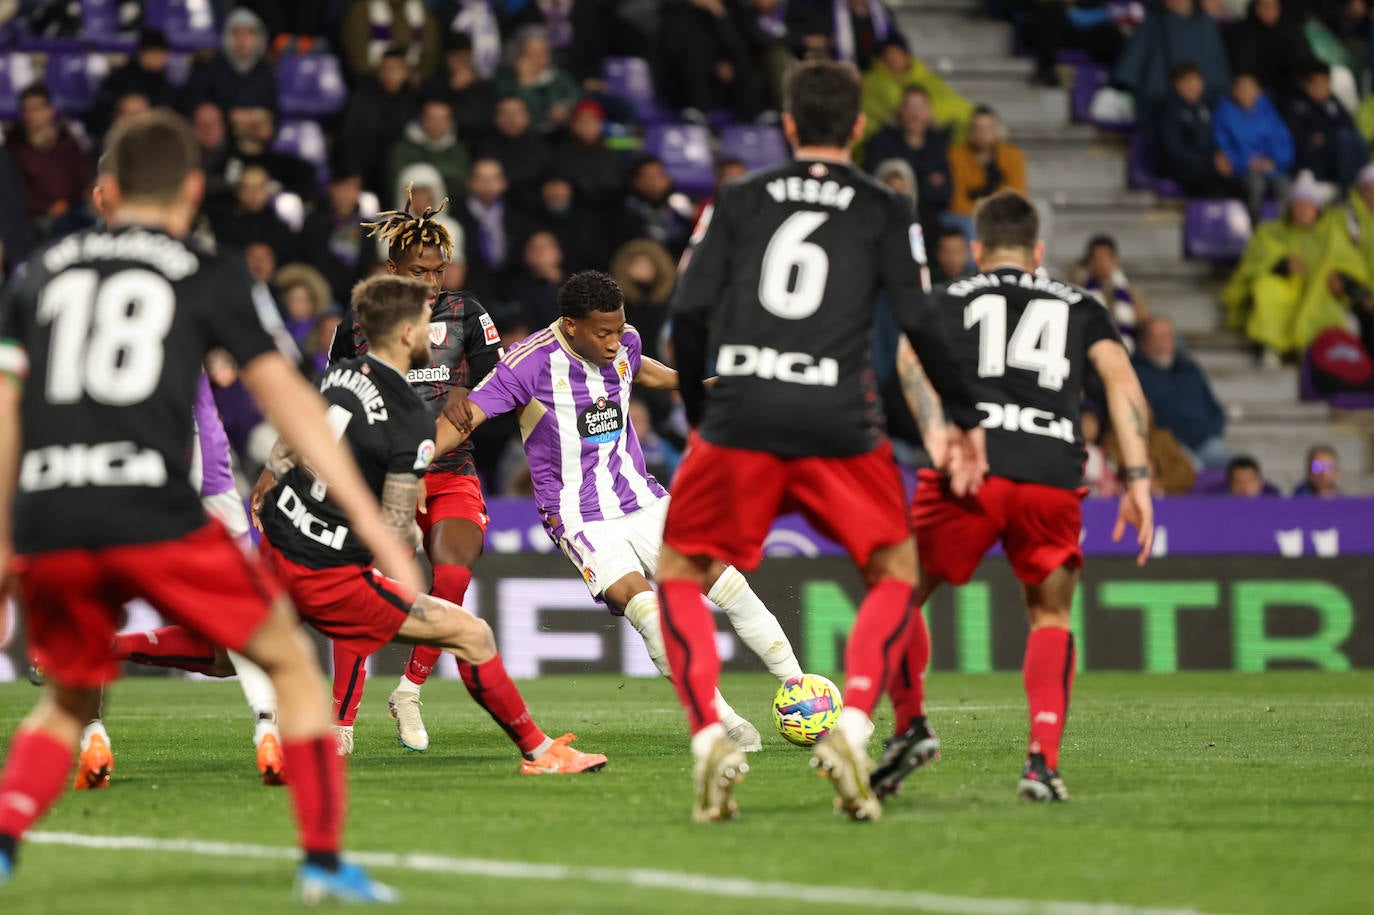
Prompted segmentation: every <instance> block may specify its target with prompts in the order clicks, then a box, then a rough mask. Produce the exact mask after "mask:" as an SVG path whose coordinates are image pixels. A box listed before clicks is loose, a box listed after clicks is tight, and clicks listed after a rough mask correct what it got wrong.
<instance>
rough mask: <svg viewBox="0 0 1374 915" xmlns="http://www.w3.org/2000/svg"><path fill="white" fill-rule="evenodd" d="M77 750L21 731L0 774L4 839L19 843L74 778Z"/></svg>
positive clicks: (38, 733)
mask: <svg viewBox="0 0 1374 915" xmlns="http://www.w3.org/2000/svg"><path fill="white" fill-rule="evenodd" d="M74 755H75V753H74V751H73V749H72V748H71V747H69V746H67V745H66V744H64V743H62V741H60V740H58V739H56V738H55V737H52V736H51V735H49V734H45V733H44V732H42V731H24V730H21V731H17V732H15V735H14V739H13V740H12V741H11V742H10V752H9V757H8V758H7V759H6V760H5V770H4V772H3V773H0V836H7V837H9V838H10V839H12V840H15V841H18V840H19V839H20V838H21V837H22V836H23V835H24V833H25V832H26V831H27V830H28V828H29V827H30V826H32V825H33V824H34V823H35V822H37V821H38V819H39V818H40V817H42V816H43V814H45V813H47V812H48V808H49V807H51V806H52V805H53V802H54V801H56V800H57V799H58V798H59V797H61V796H62V791H63V789H64V788H66V787H67V781H68V780H69V779H70V778H71V773H72V757H73V756H74Z"/></svg>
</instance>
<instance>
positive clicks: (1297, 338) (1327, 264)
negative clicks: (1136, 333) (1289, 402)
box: [1221, 177, 1370, 364]
mask: <svg viewBox="0 0 1374 915" xmlns="http://www.w3.org/2000/svg"><path fill="white" fill-rule="evenodd" d="M1324 198H1325V195H1324V194H1323V192H1322V189H1321V186H1320V185H1318V184H1317V183H1316V182H1315V181H1313V180H1312V179H1311V178H1310V177H1309V178H1304V179H1299V180H1298V181H1297V182H1295V183H1294V185H1293V190H1292V194H1291V195H1290V199H1289V203H1288V206H1287V208H1286V210H1285V212H1284V214H1283V215H1282V216H1280V217H1279V218H1278V219H1271V220H1269V221H1267V222H1263V223H1261V224H1260V226H1259V228H1257V229H1256V230H1255V233H1254V234H1253V235H1251V236H1250V241H1249V242H1248V243H1247V244H1246V246H1245V254H1244V255H1243V256H1242V257H1241V260H1240V264H1239V265H1237V267H1236V269H1235V272H1234V273H1232V274H1231V278H1230V280H1228V281H1227V283H1226V286H1225V287H1224V288H1223V289H1222V291H1221V304H1222V307H1223V308H1224V309H1225V312H1226V323H1227V326H1228V327H1231V328H1232V329H1235V330H1243V331H1244V332H1245V335H1246V336H1247V337H1249V338H1250V339H1251V340H1252V341H1254V342H1255V343H1258V344H1260V345H1261V346H1263V347H1265V349H1266V353H1265V361H1266V363H1268V364H1277V362H1278V360H1279V357H1280V356H1281V355H1283V354H1286V353H1292V352H1296V351H1300V350H1303V349H1305V348H1306V347H1307V346H1308V344H1310V343H1311V342H1312V340H1313V339H1314V338H1315V337H1316V335H1317V334H1318V333H1320V332H1321V331H1323V330H1325V329H1326V328H1328V327H1344V326H1345V325H1346V320H1347V312H1346V304H1347V303H1348V301H1349V300H1350V297H1351V295H1352V294H1357V292H1358V288H1360V287H1363V288H1366V289H1367V288H1369V286H1370V282H1369V279H1370V278H1369V267H1368V266H1367V265H1366V264H1365V263H1364V261H1363V259H1362V258H1361V257H1360V254H1359V251H1358V250H1357V249H1356V248H1355V245H1354V243H1353V242H1352V241H1351V239H1350V233H1349V231H1348V230H1347V228H1346V227H1345V226H1344V225H1343V224H1342V223H1343V220H1340V219H1339V218H1327V219H1323V218H1322V210H1321V208H1322V203H1323V201H1324ZM1336 212H1337V213H1339V212H1340V211H1339V210H1337V211H1336Z"/></svg>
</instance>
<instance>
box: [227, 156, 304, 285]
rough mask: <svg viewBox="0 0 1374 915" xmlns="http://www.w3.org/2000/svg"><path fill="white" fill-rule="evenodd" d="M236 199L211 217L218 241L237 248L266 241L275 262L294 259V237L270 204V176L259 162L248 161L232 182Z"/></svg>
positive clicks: (271, 186)
mask: <svg viewBox="0 0 1374 915" xmlns="http://www.w3.org/2000/svg"><path fill="white" fill-rule="evenodd" d="M235 191H236V195H235V203H234V205H233V206H232V207H231V208H230V209H229V210H228V211H227V212H225V213H222V214H220V215H219V216H218V217H212V222H213V223H214V226H215V237H216V238H217V239H218V240H219V242H220V243H221V244H224V245H227V246H230V247H235V248H239V249H241V250H242V249H247V247H248V246H249V245H251V244H253V243H255V242H257V243H261V244H264V245H266V246H267V247H269V248H271V249H272V252H273V253H274V254H275V255H276V262H277V263H287V262H290V261H293V260H295V259H296V244H297V239H296V235H295V233H294V232H292V231H291V229H290V228H289V227H288V226H287V225H286V223H284V222H282V221H281V218H280V217H278V216H277V212H276V210H275V209H273V207H272V197H273V195H274V194H275V193H276V191H277V189H276V188H274V187H273V184H272V176H271V175H269V174H268V173H267V169H265V168H263V167H262V166H261V165H255V164H254V165H248V166H247V167H245V168H244V170H243V174H242V175H240V176H239V180H238V182H237V184H236V185H235Z"/></svg>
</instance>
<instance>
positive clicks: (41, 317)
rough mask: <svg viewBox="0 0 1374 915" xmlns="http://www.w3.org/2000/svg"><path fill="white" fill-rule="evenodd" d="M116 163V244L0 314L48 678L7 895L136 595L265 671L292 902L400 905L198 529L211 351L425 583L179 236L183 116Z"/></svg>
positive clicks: (254, 590)
mask: <svg viewBox="0 0 1374 915" xmlns="http://www.w3.org/2000/svg"><path fill="white" fill-rule="evenodd" d="M109 155H110V156H111V161H112V173H111V174H109V175H105V176H102V178H101V182H102V193H103V196H104V203H105V207H106V212H107V217H108V219H109V224H110V228H108V229H100V230H93V231H88V232H82V233H78V234H76V235H72V236H68V237H66V238H63V239H61V240H60V241H57V242H54V243H53V244H51V245H49V246H48V247H46V248H45V249H43V250H41V251H39V252H38V253H37V254H35V255H34V256H33V257H32V258H31V259H30V260H29V261H28V263H27V265H26V270H25V272H24V273H23V275H22V276H21V277H20V278H19V279H18V280H16V281H15V282H14V283H12V284H11V285H10V286H9V287H8V288H7V289H6V291H5V294H4V299H3V302H0V338H3V340H4V343H3V345H0V366H2V367H3V369H4V372H5V374H4V375H3V377H0V569H7V568H8V566H9V562H8V560H9V557H10V553H11V551H12V550H13V551H14V552H15V553H17V555H18V559H17V561H16V563H15V566H16V570H17V577H18V584H19V592H20V595H21V597H22V599H23V604H24V611H25V619H26V622H27V626H28V635H29V640H30V645H31V646H32V647H33V653H34V655H35V657H36V659H37V661H38V663H39V664H40V666H42V667H43V668H44V670H45V673H46V675H47V678H48V692H47V695H46V697H45V698H44V699H43V700H42V701H41V702H40V703H39V705H38V707H37V708H36V709H35V710H34V711H33V713H31V714H30V715H29V717H28V718H26V719H25V721H24V723H23V724H21V725H20V727H19V729H18V731H17V732H16V734H15V736H14V738H13V740H12V741H11V743H10V748H9V756H8V758H7V760H6V763H5V768H4V772H3V774H0V883H3V882H4V880H5V879H7V878H8V876H9V875H10V872H11V870H12V868H13V864H14V858H15V851H16V845H17V843H18V842H19V839H20V837H21V836H22V834H23V833H24V832H25V830H27V829H28V827H29V826H30V825H32V824H33V823H34V822H35V821H36V820H37V819H38V818H39V816H41V815H42V814H43V813H44V812H45V811H46V810H47V809H48V807H50V806H51V804H52V803H53V801H55V800H56V799H57V798H58V796H59V795H60V794H61V791H62V788H63V786H64V784H65V783H66V780H67V778H68V774H69V773H70V771H71V764H72V755H73V754H72V748H73V747H74V746H75V745H76V743H77V739H78V737H79V735H80V732H81V728H82V725H83V724H84V723H85V722H86V721H87V720H89V719H90V718H91V717H92V713H93V712H94V710H95V705H96V703H97V702H98V699H99V695H100V690H101V687H102V686H104V685H105V684H106V683H108V682H110V681H112V680H113V679H115V678H116V677H117V675H118V672H119V667H118V664H117V663H116V662H115V660H114V659H113V658H112V656H111V652H110V646H111V644H112V643H113V640H114V632H115V623H116V616H117V614H118V612H119V608H120V606H121V605H122V604H123V603H125V602H126V601H127V600H130V599H133V598H135V597H142V598H144V599H146V600H147V601H148V602H149V603H150V604H152V605H153V606H154V607H155V608H157V609H158V610H159V611H160V612H161V613H162V614H163V615H164V616H165V617H168V618H170V619H172V620H174V621H176V622H180V623H182V624H184V625H185V626H187V627H188V628H189V629H191V630H192V631H194V632H197V633H199V634H201V635H203V636H205V637H208V638H210V639H211V640H213V641H214V642H216V643H217V644H221V645H224V646H226V647H228V648H231V649H234V650H236V651H239V652H240V653H242V654H243V655H245V656H246V657H248V658H249V659H250V660H252V661H254V662H255V663H257V664H258V665H260V666H261V667H262V668H263V669H264V670H265V671H267V673H268V674H269V675H270V676H271V678H272V681H273V685H274V686H275V687H276V691H277V695H278V698H279V703H280V727H281V733H282V738H283V744H284V747H283V749H284V753H285V756H286V761H287V765H288V767H289V768H290V769H291V772H292V776H291V784H290V790H291V792H292V795H293V800H294V805H293V806H294V809H295V813H296V817H297V822H298V825H299V827H300V835H301V844H302V845H303V847H304V849H305V851H306V863H305V864H304V865H303V867H302V869H301V872H300V876H299V880H298V883H297V889H298V892H299V894H300V895H301V896H302V897H303V898H304V899H305V900H306V901H318V900H322V899H326V898H338V899H352V900H360V901H361V900H370V901H382V900H385V899H389V898H394V893H393V892H392V891H390V890H389V889H388V888H386V887H383V886H381V885H380V884H375V883H373V882H372V881H371V880H370V879H369V878H368V877H367V875H366V874H365V873H364V872H363V871H362V870H361V869H359V868H357V867H354V866H351V865H341V864H340V861H339V834H340V830H341V825H342V824H341V820H342V815H343V804H342V794H343V778H344V776H343V772H342V769H341V767H340V766H339V764H338V761H337V758H336V757H335V756H334V754H333V753H332V750H333V740H332V736H331V735H330V732H329V712H328V705H327V704H326V700H325V697H324V695H323V694H322V692H321V690H320V687H319V676H320V670H319V666H318V664H317V663H316V661H315V659H314V656H313V655H312V654H311V653H310V652H309V650H308V648H307V647H306V646H305V645H304V644H303V643H302V641H301V640H300V638H299V636H298V635H297V626H298V623H297V619H296V615H295V613H294V612H292V610H291V607H290V604H289V602H287V601H286V600H285V599H284V598H283V597H281V596H280V591H279V589H278V587H277V585H276V583H275V582H274V581H272V579H271V577H270V576H268V575H267V574H266V573H265V572H264V571H263V570H262V569H261V568H260V567H259V566H258V565H257V563H256V562H254V561H253V560H251V559H249V558H247V557H245V555H244V554H243V552H242V551H240V549H239V548H238V546H237V545H236V544H235V543H234V542H233V541H232V539H231V538H230V537H229V535H228V533H227V532H226V531H225V529H224V527H223V526H222V525H220V524H218V523H216V522H208V523H207V519H206V516H205V513H204V510H203V509H202V507H201V504H200V499H199V498H198V495H197V493H196V491H195V490H194V489H193V488H192V487H191V485H190V482H189V479H188V472H189V470H190V467H189V463H190V444H191V426H192V418H191V416H192V402H193V401H194V399H195V392H196V380H197V376H198V374H199V372H200V369H201V363H202V360H203V359H204V356H205V352H206V350H208V349H209V348H211V347H212V346H223V347H225V348H226V349H227V350H229V352H230V353H231V354H232V355H233V356H234V357H235V359H237V360H238V362H239V364H240V366H241V370H240V376H241V377H242V378H243V380H244V383H245V385H247V386H248V388H249V390H250V391H252V392H253V393H254V395H255V396H256V397H257V398H258V399H259V400H260V402H261V403H262V405H263V407H264V409H265V411H266V413H267V415H268V416H269V418H270V419H271V421H272V422H273V424H274V425H276V426H277V427H278V428H280V429H283V430H285V431H286V432H287V433H288V435H289V437H290V439H291V441H292V442H293V443H294V445H295V446H296V448H297V449H298V450H299V452H300V453H301V454H302V455H303V456H305V457H306V458H308V459H309V460H310V462H311V463H312V465H313V466H315V467H316V468H317V469H318V470H319V471H320V473H321V474H322V475H323V476H324V477H326V478H327V479H329V481H330V483H331V485H332V486H333V487H334V491H335V493H336V494H337V496H338V499H339V503H340V504H341V505H344V506H345V507H346V510H347V512H348V517H349V521H350V523H351V524H352V526H353V529H354V530H355V531H356V532H357V533H358V535H359V536H360V537H361V538H362V539H363V540H364V541H365V542H367V543H369V544H370V545H372V546H373V548H374V549H375V550H376V551H377V555H378V558H379V560H382V562H383V565H384V567H385V568H387V569H388V571H392V572H393V574H395V575H397V576H398V577H400V578H403V579H404V580H406V581H413V582H416V583H417V584H418V582H419V575H420V573H419V568H418V567H417V566H416V564H415V562H414V557H413V556H412V555H411V554H410V553H408V552H407V550H406V548H405V547H404V546H403V545H402V544H401V543H400V542H399V541H397V540H396V539H395V538H393V537H392V536H391V535H390V533H389V532H388V530H387V529H386V528H385V527H384V526H383V525H382V523H381V521H380V519H379V518H378V515H377V502H376V500H375V499H374V498H373V497H372V495H371V494H370V493H369V492H368V491H367V487H366V485H365V484H364V482H363V480H362V478H361V477H360V476H359V474H358V470H357V467H356V465H354V463H353V462H352V460H351V459H350V458H349V456H348V454H347V452H346V451H345V450H344V449H343V448H342V447H340V446H339V445H338V444H337V443H336V442H335V441H334V436H333V435H331V434H330V431H329V427H328V425H327V424H326V422H325V411H324V404H323V403H322V402H321V400H320V398H319V396H318V395H317V394H316V393H315V392H314V391H313V390H311V389H310V387H309V385H308V384H306V383H305V382H304V380H303V379H302V378H301V377H300V375H299V374H298V373H297V372H296V370H295V369H294V367H292V366H291V365H290V364H289V363H288V362H287V361H286V360H285V359H284V358H283V357H282V356H281V355H280V354H279V353H278V352H277V350H276V348H275V346H274V344H273V341H272V338H271V336H270V334H269V333H268V332H267V330H266V329H265V328H264V323H263V321H264V317H263V313H262V312H259V311H258V310H257V309H256V307H255V303H254V299H253V294H252V283H251V280H250V279H249V277H248V274H247V271H246V270H245V269H244V267H243V265H242V264H241V263H239V262H235V261H231V260H229V259H227V258H223V257H219V256H216V255H211V254H207V253H206V252H204V251H202V250H201V249H199V248H198V247H196V246H195V245H194V244H191V243H188V242H186V241H184V240H183V239H184V238H185V236H186V234H187V232H188V231H189V229H190V226H191V220H192V218H193V216H194V215H195V212H196V209H197V207H198V205H199V202H200V199H201V196H202V193H203V190H204V176H203V175H202V174H201V173H200V172H199V170H198V164H197V163H198V161H199V153H198V150H197V148H196V145H195V139H194V138H193V137H192V136H191V133H190V130H189V128H188V127H187V125H186V124H185V122H184V121H182V120H181V119H180V118H178V117H176V116H175V115H173V114H171V113H169V112H161V111H159V112H152V113H150V114H146V115H141V116H139V117H136V118H133V119H131V120H130V121H128V122H127V124H125V125H121V127H119V128H117V129H116V131H115V132H114V134H113V135H112V139H111V147H110V153H109ZM30 368H31V374H32V377H31V378H30V379H29V382H28V383H27V384H24V383H23V378H24V376H25V375H26V372H27V370H28V369H30ZM21 433H22V435H21ZM21 441H22V448H23V450H22V453H21V451H20V443H21Z"/></svg>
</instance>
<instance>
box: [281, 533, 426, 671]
mask: <svg viewBox="0 0 1374 915" xmlns="http://www.w3.org/2000/svg"><path fill="white" fill-rule="evenodd" d="M259 549H260V551H261V552H262V560H263V563H264V564H266V566H267V568H268V569H270V570H271V572H272V574H273V575H275V576H276V577H277V580H279V581H280V582H281V583H282V586H283V587H284V588H286V593H287V594H289V595H291V601H292V603H294V604H295V605H296V612H297V613H298V614H300V617H301V619H303V620H305V621H306V622H307V623H309V624H310V625H312V626H314V627H315V628H316V629H318V630H319V631H320V632H322V633H323V634H324V635H327V636H329V637H330V638H331V639H333V640H334V641H336V642H344V643H346V644H347V645H348V646H349V648H351V649H353V650H354V651H356V652H357V653H358V654H360V655H362V656H364V657H366V656H367V655H370V654H372V653H373V652H375V651H376V650H377V649H378V648H381V647H382V646H383V645H386V644H388V643H389V642H391V640H392V639H394V638H396V633H398V632H400V631H401V625H402V624H403V623H404V622H405V621H406V617H408V616H409V615H410V608H411V605H412V604H414V603H415V597H416V594H415V592H414V591H412V590H411V589H410V588H408V587H406V586H405V585H403V584H401V583H400V582H399V581H393V580H391V579H390V578H387V577H386V576H385V575H383V574H382V573H381V572H378V571H377V570H376V569H374V568H372V567H371V566H356V565H350V566H335V567H334V568H330V569H312V568H309V567H308V566H303V565H300V564H299V563H295V562H292V561H291V560H289V559H287V558H286V557H285V556H283V555H282V554H281V551H279V550H278V549H277V548H276V547H274V546H272V544H270V543H268V542H267V541H266V540H264V541H263V542H262V545H261V546H260V547H259Z"/></svg>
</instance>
